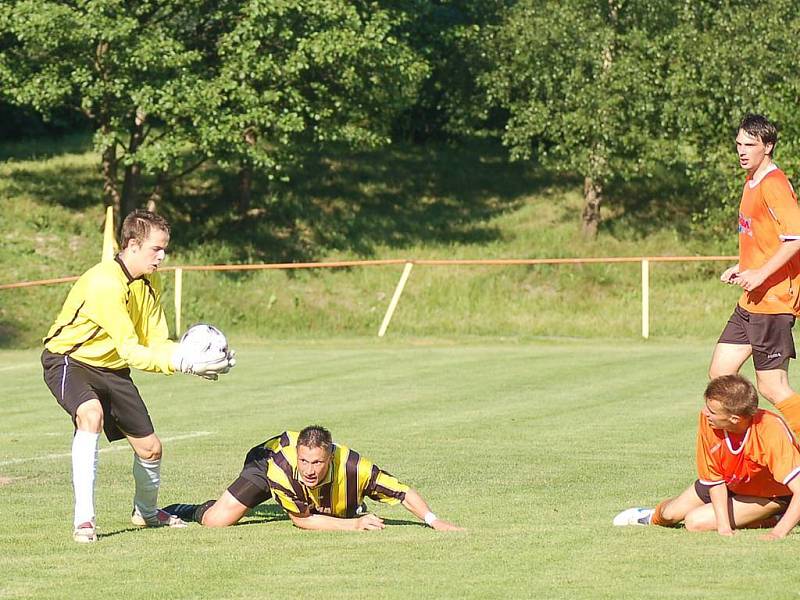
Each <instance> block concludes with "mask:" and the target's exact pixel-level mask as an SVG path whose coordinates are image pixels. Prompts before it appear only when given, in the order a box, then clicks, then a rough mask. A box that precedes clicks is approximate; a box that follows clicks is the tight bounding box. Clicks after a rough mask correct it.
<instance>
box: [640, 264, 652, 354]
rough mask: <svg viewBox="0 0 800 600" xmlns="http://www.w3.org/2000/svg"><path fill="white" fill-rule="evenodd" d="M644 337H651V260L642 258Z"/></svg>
mask: <svg viewBox="0 0 800 600" xmlns="http://www.w3.org/2000/svg"><path fill="white" fill-rule="evenodd" d="M642 337H643V338H644V339H647V338H649V337H650V261H649V260H647V259H646V258H645V259H642Z"/></svg>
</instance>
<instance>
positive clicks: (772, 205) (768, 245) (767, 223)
mask: <svg viewBox="0 0 800 600" xmlns="http://www.w3.org/2000/svg"><path fill="white" fill-rule="evenodd" d="M773 167H774V165H773ZM792 240H800V208H799V207H798V206H797V196H796V195H795V193H794V189H792V184H791V183H789V180H788V179H787V178H786V175H784V174H783V171H781V170H780V169H779V168H777V167H774V168H773V169H772V170H771V171H768V172H767V174H766V175H764V177H763V178H762V179H761V181H759V182H756V183H755V185H753V180H752V179H750V177H748V178H747V180H746V181H745V184H744V191H743V192H742V202H741V204H740V205H739V269H740V270H741V271H744V270H746V269H757V268H759V267H761V266H762V265H763V264H764V263H766V262H767V261H768V260H769V259H770V258H772V256H773V255H774V254H775V253H776V252H777V251H778V248H779V247H780V245H781V244H782V243H783V242H786V241H792ZM798 288H800V252H799V253H797V254H795V255H794V256H793V257H792V258H790V259H789V261H788V262H787V263H786V264H785V265H783V266H782V267H781V268H780V269H778V270H777V271H775V273H773V274H772V275H771V276H770V277H768V278H767V280H766V281H765V282H764V283H763V284H761V285H760V286H759V287H758V288H756V289H755V290H753V291H751V292H744V293H743V294H742V297H741V298H740V299H739V306H741V307H742V308H744V309H745V310H747V311H749V312H751V313H760V314H781V313H783V314H793V315H800V293H798V292H800V289H798Z"/></svg>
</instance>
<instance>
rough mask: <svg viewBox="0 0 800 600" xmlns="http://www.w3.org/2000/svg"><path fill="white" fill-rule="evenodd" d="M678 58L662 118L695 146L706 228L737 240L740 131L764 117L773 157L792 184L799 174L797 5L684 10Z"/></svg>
mask: <svg viewBox="0 0 800 600" xmlns="http://www.w3.org/2000/svg"><path fill="white" fill-rule="evenodd" d="M678 19H679V22H678V26H677V27H676V28H675V30H674V32H673V36H672V40H671V43H672V50H671V52H670V54H671V56H672V57H673V59H672V61H671V64H670V72H669V75H668V77H667V79H666V81H665V85H666V89H667V92H668V95H669V100H668V102H666V104H665V105H664V108H663V114H664V116H663V118H664V121H665V123H666V124H667V126H668V128H669V129H670V131H671V132H672V135H673V136H674V137H675V139H679V140H680V141H681V144H682V145H683V146H684V147H686V148H690V149H691V151H690V152H687V153H686V155H685V162H686V163H687V175H688V177H689V178H690V180H691V181H692V182H693V183H694V184H695V186H696V189H697V204H696V213H697V214H698V215H699V216H700V217H701V220H700V221H701V224H702V227H703V228H704V229H705V230H711V231H713V232H714V233H716V234H718V235H719V236H720V237H725V238H727V239H732V237H733V236H732V235H731V231H733V230H734V229H733V228H734V227H735V223H736V220H735V210H736V206H737V205H738V202H739V198H740V196H741V186H742V177H743V176H742V173H741V169H739V168H738V165H737V163H736V159H735V155H734V141H733V140H734V138H735V135H736V131H735V130H736V126H737V124H738V122H739V120H740V119H741V117H742V116H744V115H745V114H746V113H748V112H751V113H761V114H764V115H765V116H767V117H768V118H769V119H771V120H773V121H775V122H776V123H777V124H778V127H779V141H778V145H777V147H776V150H775V158H776V161H777V162H778V164H779V165H780V166H781V168H782V169H783V170H784V171H785V172H786V173H787V175H788V176H789V177H790V178H791V177H792V176H794V177H797V176H798V174H800V113H798V111H797V98H798V97H800V79H798V78H797V77H796V76H795V72H796V69H797V64H798V63H800V51H799V50H798V49H797V47H796V46H795V45H794V44H791V43H786V40H791V39H795V38H796V37H797V36H798V35H800V14H798V12H797V5H796V2H793V1H791V0H769V1H768V2H763V3H760V4H759V5H758V9H757V10H756V9H755V7H754V6H753V5H752V3H746V2H720V1H718V0H715V1H712V0H704V1H698V2H692V3H686V4H684V5H683V6H682V7H681V10H680V11H679V12H678Z"/></svg>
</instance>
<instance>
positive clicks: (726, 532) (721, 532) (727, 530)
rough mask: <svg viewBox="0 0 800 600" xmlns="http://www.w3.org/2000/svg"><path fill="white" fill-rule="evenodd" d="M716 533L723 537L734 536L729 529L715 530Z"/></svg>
mask: <svg viewBox="0 0 800 600" xmlns="http://www.w3.org/2000/svg"><path fill="white" fill-rule="evenodd" d="M717 533H718V534H720V535H723V536H725V537H732V536H734V535H735V534H736V532H735V531H734V530H733V529H731V528H730V527H720V528H717Z"/></svg>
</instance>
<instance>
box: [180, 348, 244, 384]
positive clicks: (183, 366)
mask: <svg viewBox="0 0 800 600" xmlns="http://www.w3.org/2000/svg"><path fill="white" fill-rule="evenodd" d="M235 364H236V358H235V353H234V352H228V353H225V352H203V353H198V352H197V350H196V349H194V348H189V347H187V346H185V345H183V344H178V346H177V348H176V349H175V353H174V354H173V355H172V366H173V367H174V368H175V370H176V371H180V372H181V373H188V374H191V375H198V376H199V377H202V378H204V379H209V380H211V381H216V380H217V379H218V378H219V376H220V375H221V374H223V373H227V372H228V371H230V370H231V368H232V367H233V366H234V365H235Z"/></svg>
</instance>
